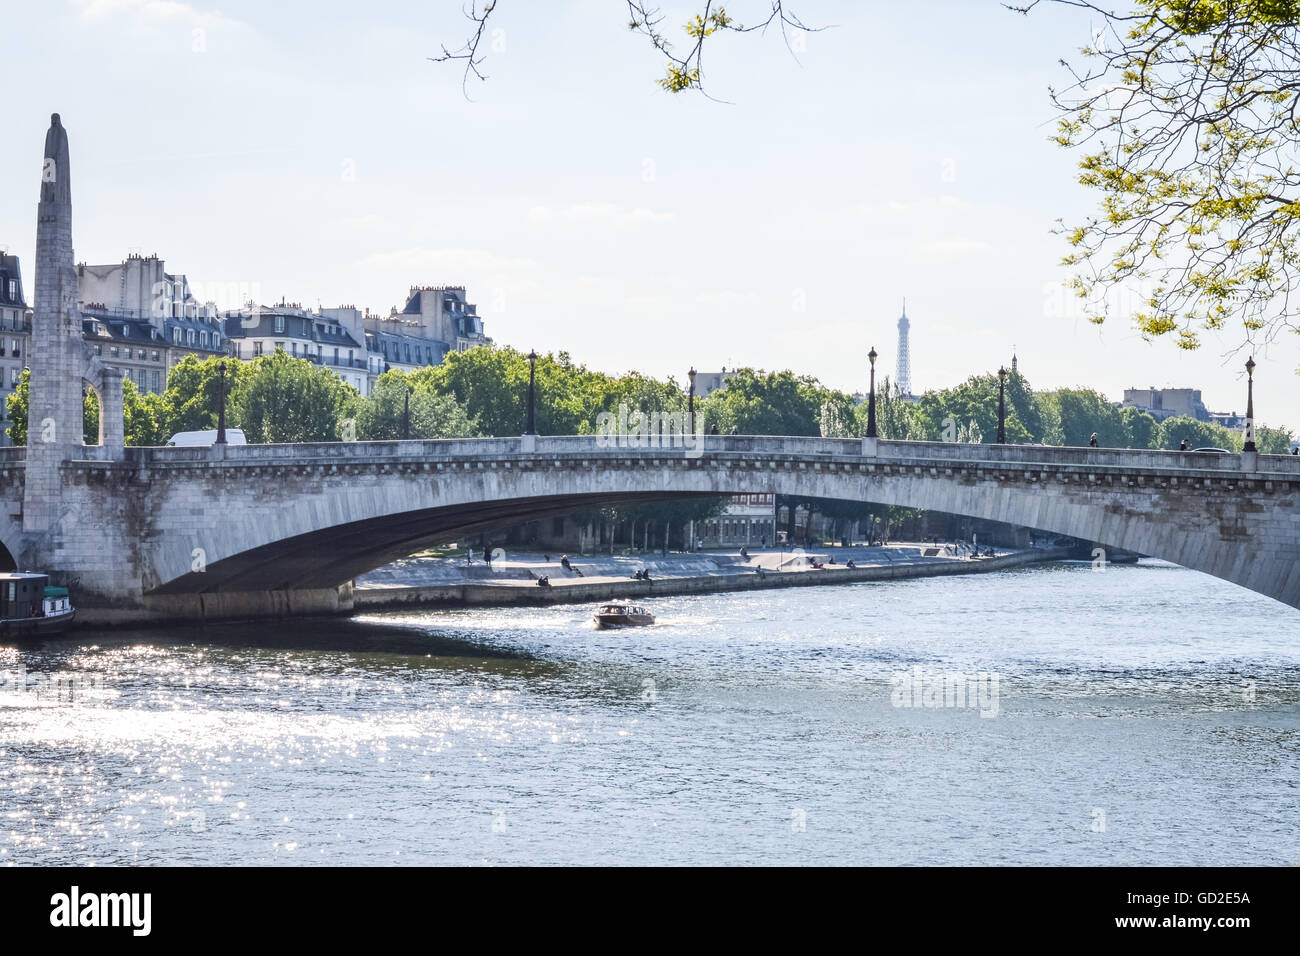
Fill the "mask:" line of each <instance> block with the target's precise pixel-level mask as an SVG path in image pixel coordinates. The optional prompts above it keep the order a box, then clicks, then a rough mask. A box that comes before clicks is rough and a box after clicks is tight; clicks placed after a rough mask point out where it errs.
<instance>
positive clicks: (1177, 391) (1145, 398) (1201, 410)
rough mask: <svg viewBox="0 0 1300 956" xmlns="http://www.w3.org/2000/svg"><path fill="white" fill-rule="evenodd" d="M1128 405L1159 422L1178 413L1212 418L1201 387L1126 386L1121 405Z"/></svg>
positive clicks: (1198, 417)
mask: <svg viewBox="0 0 1300 956" xmlns="http://www.w3.org/2000/svg"><path fill="white" fill-rule="evenodd" d="M1126 405H1127V406H1130V407H1132V408H1136V409H1137V410H1138V411H1141V412H1146V413H1147V414H1148V415H1150V416H1151V417H1152V418H1154V419H1155V420H1156V421H1158V422H1162V421H1164V420H1165V419H1166V418H1173V417H1175V416H1178V415H1186V416H1187V417H1188V418H1195V419H1197V420H1199V421H1203V422H1208V421H1209V420H1210V412H1209V410H1208V409H1206V407H1205V403H1204V402H1202V401H1201V390H1200V389H1199V388H1156V387H1155V386H1152V387H1151V388H1126V389H1124V401H1123V402H1121V403H1120V407H1121V408H1122V407H1124V406H1126Z"/></svg>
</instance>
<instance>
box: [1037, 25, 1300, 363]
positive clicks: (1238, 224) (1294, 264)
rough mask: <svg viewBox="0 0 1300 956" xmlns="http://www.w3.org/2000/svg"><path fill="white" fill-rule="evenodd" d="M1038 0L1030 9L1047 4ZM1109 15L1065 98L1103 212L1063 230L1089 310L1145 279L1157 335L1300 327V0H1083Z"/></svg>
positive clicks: (1145, 315)
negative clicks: (1114, 2)
mask: <svg viewBox="0 0 1300 956" xmlns="http://www.w3.org/2000/svg"><path fill="white" fill-rule="evenodd" d="M1038 2H1039V0H1030V2H1028V4H1027V5H1026V6H1025V7H1023V8H1022V9H1023V10H1024V11H1028V10H1029V9H1031V8H1033V7H1035V6H1037V5H1038ZM1056 2H1058V3H1061V4H1064V5H1069V6H1075V7H1083V8H1085V9H1087V11H1088V13H1089V16H1090V19H1091V21H1092V23H1090V29H1091V28H1092V27H1093V26H1094V25H1095V24H1096V23H1097V22H1098V20H1099V23H1100V28H1099V29H1096V30H1095V32H1094V39H1093V42H1091V43H1090V44H1089V45H1088V46H1086V47H1084V48H1083V50H1082V51H1081V53H1082V60H1083V63H1082V65H1069V64H1067V66H1068V68H1069V70H1070V73H1071V77H1072V82H1071V83H1070V85H1069V86H1068V87H1067V88H1066V89H1065V90H1064V91H1063V92H1060V93H1058V92H1055V91H1054V92H1053V93H1052V99H1053V101H1054V102H1055V104H1056V106H1057V107H1058V108H1059V109H1060V110H1061V114H1062V115H1061V119H1060V123H1059V130H1058V134H1057V137H1056V141H1057V142H1058V143H1059V144H1060V145H1061V146H1063V147H1066V148H1070V149H1075V148H1078V149H1081V150H1082V151H1083V155H1082V157H1081V159H1080V163H1079V165H1080V170H1081V172H1080V174H1079V181H1080V182H1081V183H1083V184H1084V185H1085V186H1087V187H1088V188H1090V189H1092V190H1095V191H1096V193H1097V195H1098V201H1099V205H1098V209H1097V211H1096V213H1095V214H1094V215H1092V216H1090V217H1088V218H1086V219H1085V220H1084V221H1083V222H1082V223H1080V224H1078V225H1077V226H1074V227H1072V228H1069V229H1066V230H1064V231H1065V232H1066V234H1067V236H1068V238H1069V242H1070V244H1071V245H1072V247H1073V250H1072V252H1071V253H1070V254H1069V255H1067V256H1066V257H1065V264H1066V265H1067V266H1070V267H1072V268H1073V269H1074V277H1073V279H1072V284H1073V286H1074V288H1075V290H1076V293H1077V294H1078V295H1079V296H1080V297H1081V298H1082V299H1083V300H1085V307H1086V309H1087V311H1088V315H1089V318H1090V319H1091V320H1092V321H1094V322H1098V323H1100V322H1103V321H1105V319H1106V317H1107V315H1108V313H1109V312H1110V311H1112V310H1113V309H1114V308H1115V305H1114V302H1113V301H1109V300H1113V299H1114V298H1115V297H1114V296H1113V295H1111V294H1112V293H1115V292H1117V291H1119V292H1122V291H1124V290H1126V289H1127V290H1132V291H1133V292H1135V293H1136V301H1135V303H1134V306H1133V307H1132V308H1129V307H1121V308H1119V311H1121V312H1122V314H1125V315H1128V314H1132V315H1133V318H1134V320H1135V322H1136V325H1137V327H1138V329H1139V330H1141V332H1142V334H1143V335H1144V336H1146V337H1158V336H1165V335H1173V336H1174V337H1175V338H1176V340H1177V343H1178V345H1179V346H1181V347H1183V348H1187V349H1194V348H1197V347H1198V346H1199V345H1200V335H1199V333H1200V331H1201V330H1203V329H1221V328H1223V327H1224V326H1225V325H1226V324H1227V322H1228V321H1229V320H1231V319H1237V320H1239V321H1240V322H1241V323H1242V326H1243V331H1244V335H1245V337H1246V339H1247V340H1250V339H1252V338H1253V337H1254V336H1255V334H1256V333H1257V332H1259V331H1261V330H1267V331H1272V330H1274V329H1281V328H1290V327H1291V322H1290V316H1291V313H1292V311H1293V306H1292V302H1291V297H1292V295H1293V294H1294V293H1295V292H1296V291H1297V280H1300V271H1298V269H1300V233H1298V232H1297V230H1296V228H1295V224H1296V222H1297V220H1300V168H1297V166H1296V164H1295V153H1296V149H1297V146H1300V126H1298V125H1297V122H1296V113H1295V105H1296V79H1295V78H1296V75H1297V72H1300V3H1297V2H1296V0H1130V2H1129V4H1128V9H1127V10H1125V9H1123V8H1120V9H1113V10H1108V9H1106V8H1104V7H1103V6H1101V5H1099V4H1094V3H1091V2H1079V0H1056Z"/></svg>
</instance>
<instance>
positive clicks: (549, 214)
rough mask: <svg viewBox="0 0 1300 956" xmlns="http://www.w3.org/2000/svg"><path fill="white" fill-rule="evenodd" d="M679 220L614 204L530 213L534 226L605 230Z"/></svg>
mask: <svg viewBox="0 0 1300 956" xmlns="http://www.w3.org/2000/svg"><path fill="white" fill-rule="evenodd" d="M676 221H677V216H676V214H675V213H671V212H655V211H654V210H653V209H646V208H644V207H641V206H638V207H636V208H634V209H626V208H623V207H621V206H617V205H615V204H614V203H575V204H573V205H569V206H563V207H554V206H534V207H533V208H532V209H530V210H528V223H529V225H532V226H543V227H546V226H578V227H596V228H604V229H615V230H624V229H639V228H641V227H642V226H660V225H669V224H672V223H675V222H676Z"/></svg>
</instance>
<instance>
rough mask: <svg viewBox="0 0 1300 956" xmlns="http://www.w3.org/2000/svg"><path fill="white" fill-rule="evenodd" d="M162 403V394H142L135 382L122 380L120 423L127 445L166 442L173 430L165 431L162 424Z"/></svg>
mask: <svg viewBox="0 0 1300 956" xmlns="http://www.w3.org/2000/svg"><path fill="white" fill-rule="evenodd" d="M164 405H165V402H164V399H163V396H162V395H159V394H156V393H148V394H143V395H142V394H141V393H140V390H139V389H138V388H136V385H135V382H133V381H132V380H131V379H129V378H127V379H123V380H122V418H123V423H122V424H123V431H124V433H125V436H126V443H127V444H128V445H165V444H167V440H168V439H169V438H170V437H171V436H172V435H173V434H174V432H169V431H166V430H165V429H164V427H163V425H162V416H163V411H164ZM96 427H98V425H97V426H96Z"/></svg>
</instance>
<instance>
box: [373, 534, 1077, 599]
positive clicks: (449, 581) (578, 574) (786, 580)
mask: <svg viewBox="0 0 1300 956" xmlns="http://www.w3.org/2000/svg"><path fill="white" fill-rule="evenodd" d="M1068 553H1069V551H1068V549H1065V548H1050V549H1048V548H1033V549H1026V550H1023V551H1007V550H997V551H994V553H993V554H987V553H984V552H983V551H982V553H981V555H980V556H978V557H972V556H971V554H970V549H969V548H968V547H967V548H956V549H955V548H952V547H948V546H944V545H940V546H939V547H938V548H936V547H934V546H933V545H925V544H913V543H900V544H890V545H888V546H885V547H866V546H861V547H849V548H839V547H836V548H828V549H821V550H817V549H813V550H809V551H806V552H803V553H800V552H795V553H792V552H791V551H789V550H786V551H780V550H772V549H768V550H762V551H751V552H750V553H749V555H748V556H747V557H745V556H742V555H741V554H740V552H739V551H729V550H728V551H704V552H696V553H686V552H680V553H673V552H670V553H669V554H667V555H664V554H659V553H653V554H645V555H640V554H616V555H608V554H606V555H569V564H570V567H569V568H568V569H566V568H565V567H564V566H563V565H562V564H561V563H560V562H561V557H562V555H561V554H558V553H551V554H545V553H540V552H519V553H510V552H506V551H502V550H498V551H497V552H496V557H495V558H494V560H492V561H491V562H490V564H489V563H487V562H484V561H483V559H482V554H481V552H480V553H479V555H478V556H477V557H475V558H474V559H473V560H472V561H469V562H466V560H465V558H464V557H463V556H462V557H416V558H407V559H404V560H402V561H397V562H394V563H393V564H389V565H386V566H385V567H382V568H377V569H376V570H374V571H371V572H369V573H367V574H365V575H362V576H361V577H359V578H357V581H356V589H355V591H354V600H355V606H356V609H357V610H374V609H381V608H386V607H395V606H421V605H440V604H450V605H465V604H485V605H493V604H498V605H499V604H553V603H580V602H584V601H607V600H613V599H615V598H631V597H647V596H651V595H656V594H659V595H666V594H689V593H702V592H710V591H731V590H755V589H761V588H778V587H799V586H809V585H823V584H848V583H853V582H858V581H878V580H888V579H893V578H904V577H931V576H937V575H942V574H970V573H979V572H984V571H996V570H1002V569H1005V568H1009V567H1016V566H1019V565H1023V564H1029V563H1034V562H1039V561H1052V560H1061V559H1062V558H1065V557H1067V556H1068ZM832 560H833V561H834V563H833V564H832V563H831V561H832ZM850 560H852V561H853V562H854V565H855V567H853V568H849V567H848V565H847V562H848V561H850ZM818 565H820V567H819V566H818ZM643 569H644V570H647V571H649V573H650V580H648V581H644V580H636V579H635V578H634V575H635V573H636V572H637V571H640V570H643ZM542 576H546V577H548V578H549V579H550V585H551V586H550V587H539V586H538V583H537V581H538V579H539V578H540V577H542Z"/></svg>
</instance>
